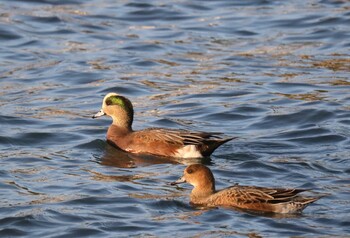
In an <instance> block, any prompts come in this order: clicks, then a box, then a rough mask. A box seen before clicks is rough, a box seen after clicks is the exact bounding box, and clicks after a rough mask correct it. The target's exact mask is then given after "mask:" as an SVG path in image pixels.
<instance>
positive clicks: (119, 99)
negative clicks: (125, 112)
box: [106, 96, 126, 108]
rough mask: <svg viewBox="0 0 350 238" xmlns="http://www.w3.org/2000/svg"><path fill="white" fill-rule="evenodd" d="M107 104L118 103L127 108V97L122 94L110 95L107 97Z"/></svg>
mask: <svg viewBox="0 0 350 238" xmlns="http://www.w3.org/2000/svg"><path fill="white" fill-rule="evenodd" d="M106 105H107V106H110V105H118V106H121V107H122V108H126V105H125V99H124V98H123V97H121V96H110V97H109V98H107V99H106Z"/></svg>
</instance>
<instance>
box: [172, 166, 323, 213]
mask: <svg viewBox="0 0 350 238" xmlns="http://www.w3.org/2000/svg"><path fill="white" fill-rule="evenodd" d="M184 182H187V183H189V184H191V185H193V186H194V188H193V190H192V192H191V195H190V199H191V203H192V204H194V205H202V206H214V207H215V206H227V207H236V208H241V209H248V210H253V211H260V212H274V213H296V212H301V211H302V210H303V209H304V208H305V207H306V206H307V205H309V204H310V203H312V202H315V201H316V200H318V199H319V198H311V197H302V196H300V195H298V193H301V192H304V191H306V190H305V189H288V188H265V187H255V186H241V185H234V186H232V187H228V188H225V189H223V190H219V191H216V190H215V180H214V176H213V174H212V172H211V171H210V169H209V168H208V167H206V166H204V165H201V164H193V165H190V166H188V167H187V168H186V169H185V170H184V175H183V176H182V177H181V178H180V179H179V180H178V181H176V182H174V183H172V184H173V185H174V184H178V183H184Z"/></svg>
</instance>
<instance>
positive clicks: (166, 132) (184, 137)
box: [134, 128, 222, 145]
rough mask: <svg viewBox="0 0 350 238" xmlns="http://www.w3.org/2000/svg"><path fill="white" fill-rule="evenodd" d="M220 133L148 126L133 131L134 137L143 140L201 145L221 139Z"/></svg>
mask: <svg viewBox="0 0 350 238" xmlns="http://www.w3.org/2000/svg"><path fill="white" fill-rule="evenodd" d="M221 134H222V133H207V132H194V131H188V130H179V129H164V128H148V129H145V130H141V131H135V132H134V137H135V138H138V139H142V140H144V141H149V142H155V141H162V142H166V143H169V144H175V145H201V144H203V143H204V142H206V141H208V140H215V139H221V137H220V136H219V135H221Z"/></svg>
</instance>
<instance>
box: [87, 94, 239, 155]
mask: <svg viewBox="0 0 350 238" xmlns="http://www.w3.org/2000/svg"><path fill="white" fill-rule="evenodd" d="M104 115H108V116H110V117H112V119H113V123H112V125H111V126H110V127H109V128H108V132H107V142H109V143H110V144H112V145H114V146H116V147H118V148H120V149H122V150H124V151H127V152H130V153H141V154H143V153H145V154H153V155H158V156H166V157H175V158H202V157H206V156H209V155H211V153H213V152H214V150H215V149H216V148H218V147H219V146H220V145H222V144H224V143H225V142H227V141H230V140H232V139H234V138H233V137H230V138H220V137H219V135H220V134H221V133H207V132H193V131H187V130H175V129H165V128H148V129H144V130H139V131H134V130H133V129H132V122H133V117H134V109H133V106H132V103H131V102H130V100H129V99H127V98H126V97H123V96H121V95H118V94H116V93H109V94H107V95H106V96H105V97H104V99H103V103H102V109H101V110H100V111H99V112H98V113H97V114H96V115H94V116H93V118H97V117H100V116H104Z"/></svg>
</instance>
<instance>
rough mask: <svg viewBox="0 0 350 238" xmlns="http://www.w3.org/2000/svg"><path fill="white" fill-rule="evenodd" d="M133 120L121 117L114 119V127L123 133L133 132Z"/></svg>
mask: <svg viewBox="0 0 350 238" xmlns="http://www.w3.org/2000/svg"><path fill="white" fill-rule="evenodd" d="M131 125H132V120H128V119H121V118H120V117H113V123H112V126H115V127H117V128H119V130H122V131H132V126H131Z"/></svg>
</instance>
